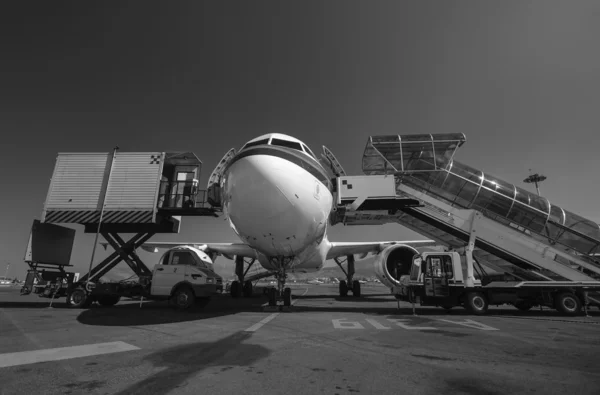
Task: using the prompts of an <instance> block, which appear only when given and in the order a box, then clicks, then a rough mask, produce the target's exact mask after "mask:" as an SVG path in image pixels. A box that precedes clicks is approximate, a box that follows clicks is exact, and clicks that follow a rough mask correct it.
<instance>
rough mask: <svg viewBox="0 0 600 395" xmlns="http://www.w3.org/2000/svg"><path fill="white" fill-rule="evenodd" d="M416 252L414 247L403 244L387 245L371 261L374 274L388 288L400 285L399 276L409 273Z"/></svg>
mask: <svg viewBox="0 0 600 395" xmlns="http://www.w3.org/2000/svg"><path fill="white" fill-rule="evenodd" d="M418 253H419V251H417V250H416V249H415V248H413V247H411V246H407V245H405V244H395V245H391V246H389V247H387V248H386V249H384V250H383V251H382V252H381V253H380V254H379V255H378V256H377V258H376V259H375V261H374V262H373V265H374V267H375V275H376V276H377V278H378V279H379V281H381V283H382V284H384V285H385V286H386V287H388V288H392V287H393V286H394V285H400V276H404V275H407V274H409V273H410V267H411V265H412V260H413V257H414V256H415V255H416V254H418Z"/></svg>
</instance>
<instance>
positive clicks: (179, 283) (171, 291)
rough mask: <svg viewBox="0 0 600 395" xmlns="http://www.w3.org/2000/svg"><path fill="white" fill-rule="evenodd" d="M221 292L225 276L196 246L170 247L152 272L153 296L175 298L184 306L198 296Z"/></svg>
mask: <svg viewBox="0 0 600 395" xmlns="http://www.w3.org/2000/svg"><path fill="white" fill-rule="evenodd" d="M222 291H223V279H222V277H221V276H219V275H218V274H217V273H215V271H214V269H213V264H212V261H211V259H210V258H209V257H208V255H206V254H205V253H204V252H203V251H201V250H199V249H197V248H193V247H188V246H180V247H175V248H172V249H170V250H169V251H167V252H166V253H165V254H164V255H163V256H162V257H161V258H160V260H159V262H158V264H156V265H155V266H154V270H153V271H152V284H151V288H150V294H151V295H152V297H155V298H161V299H162V298H164V299H174V301H175V303H177V304H178V305H179V304H182V305H183V307H187V304H189V303H193V301H194V300H195V299H196V298H207V297H210V296H211V295H214V294H218V293H220V292H222Z"/></svg>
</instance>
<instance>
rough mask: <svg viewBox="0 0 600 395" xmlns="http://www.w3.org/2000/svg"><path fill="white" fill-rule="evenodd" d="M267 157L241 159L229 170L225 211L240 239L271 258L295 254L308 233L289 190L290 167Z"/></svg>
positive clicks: (225, 189)
mask: <svg viewBox="0 0 600 395" xmlns="http://www.w3.org/2000/svg"><path fill="white" fill-rule="evenodd" d="M279 161H283V160H282V159H280V158H273V157H271V156H266V155H255V156H248V157H245V158H241V159H239V160H238V161H237V162H235V163H234V164H233V165H232V166H231V168H230V169H229V170H228V171H227V178H226V181H225V188H224V191H225V199H224V209H225V210H226V211H227V213H228V216H229V219H230V221H231V223H232V224H233V225H234V226H233V228H234V229H235V231H236V232H237V233H238V235H239V236H240V238H241V239H242V240H244V241H245V242H247V243H249V244H252V245H254V246H256V247H257V248H259V249H260V251H261V252H263V253H265V254H270V255H285V256H290V255H294V254H295V253H296V252H297V251H299V250H301V249H302V248H303V247H304V243H305V239H306V234H307V233H309V229H308V228H307V226H308V225H307V224H306V220H305V219H304V216H303V215H302V213H301V211H300V207H298V206H297V205H296V202H294V201H292V200H291V199H290V198H289V196H290V195H291V196H294V191H293V189H290V184H289V182H288V181H289V180H288V179H289V178H290V176H292V177H293V175H290V174H289V172H288V171H289V169H286V167H285V166H288V167H289V166H290V165H291V164H289V165H288V164H286V163H280V162H279Z"/></svg>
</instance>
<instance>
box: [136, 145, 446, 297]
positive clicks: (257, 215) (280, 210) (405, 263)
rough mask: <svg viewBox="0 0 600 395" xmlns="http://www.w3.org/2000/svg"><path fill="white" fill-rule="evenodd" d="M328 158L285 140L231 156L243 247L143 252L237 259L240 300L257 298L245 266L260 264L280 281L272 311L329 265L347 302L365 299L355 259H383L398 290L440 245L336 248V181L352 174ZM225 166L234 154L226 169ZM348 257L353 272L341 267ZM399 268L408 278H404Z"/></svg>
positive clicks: (230, 215)
mask: <svg viewBox="0 0 600 395" xmlns="http://www.w3.org/2000/svg"><path fill="white" fill-rule="evenodd" d="M323 152H324V155H323V156H322V158H323V159H322V160H321V161H320V160H318V159H317V157H316V156H315V154H314V153H313V152H312V151H311V150H310V148H309V147H308V146H307V145H306V144H304V143H303V142H302V141H300V140H298V139H297V138H294V137H292V136H289V135H285V134H279V133H269V134H264V135H262V136H258V137H256V138H254V139H252V140H250V141H248V142H247V143H246V144H244V146H242V148H241V149H240V150H239V151H238V152H237V153H236V152H235V149H231V150H230V151H229V152H228V154H230V158H228V162H227V163H226V164H225V165H224V167H223V168H222V169H221V170H220V177H219V182H218V187H219V188H220V193H221V207H222V208H223V215H224V216H225V217H226V218H227V219H228V221H229V225H230V227H231V229H232V230H233V232H235V234H236V235H237V236H238V237H239V238H240V240H241V241H242V243H202V242H193V243H183V242H149V243H144V244H143V245H142V248H143V249H145V250H146V251H152V252H158V250H157V249H158V248H170V247H177V246H182V245H186V246H189V247H193V248H196V249H199V250H201V251H203V252H204V253H205V254H207V255H208V256H209V257H210V259H212V260H213V261H214V259H216V257H217V256H219V255H222V256H225V257H226V258H228V259H232V260H235V263H236V268H235V273H236V274H237V276H238V281H234V282H233V283H232V284H231V287H230V292H231V295H232V296H233V297H238V296H240V294H241V293H243V294H244V295H250V294H252V283H251V282H250V281H245V282H244V263H245V262H246V261H245V259H250V262H246V263H248V264H249V265H250V266H251V265H252V264H253V263H254V262H256V261H258V263H259V264H260V265H261V266H262V267H263V268H264V269H265V270H266V271H267V272H268V273H270V275H274V276H275V278H276V280H277V289H275V288H271V289H269V292H268V296H269V305H272V306H273V305H276V303H277V301H278V300H281V299H283V305H284V306H289V305H290V304H291V289H290V288H289V287H286V277H287V273H290V272H291V273H310V272H318V271H319V270H321V269H322V268H323V265H324V263H325V261H327V260H330V259H333V260H335V262H336V263H337V264H338V265H339V266H340V268H341V269H342V270H343V271H344V272H345V274H346V280H343V281H340V283H339V292H340V296H347V294H348V292H349V291H350V292H352V294H353V295H354V296H360V282H359V281H354V280H353V275H354V261H355V257H354V255H358V257H359V259H363V258H365V257H367V256H368V255H369V254H377V255H378V257H377V259H376V261H375V262H374V265H375V271H376V273H377V276H378V278H379V279H380V280H381V281H382V282H383V283H385V284H386V285H388V286H389V287H391V284H392V283H395V281H394V280H398V279H399V278H400V274H408V271H409V269H410V264H411V262H412V257H413V256H414V255H415V254H417V253H418V251H417V250H416V249H415V247H417V246H419V247H426V246H433V245H437V244H438V243H436V242H435V241H433V240H411V241H380V242H334V241H330V240H329V239H328V235H327V231H328V226H329V219H330V216H331V215H332V214H333V212H334V210H335V208H334V202H333V196H334V195H333V194H334V192H335V178H336V177H337V176H339V175H340V172H341V173H342V174H345V172H344V171H343V169H341V166H340V165H339V162H337V159H335V157H333V154H331V153H330V151H329V150H327V148H326V147H325V146H323ZM327 153H329V154H330V156H329V158H328V157H327ZM331 158H332V159H331ZM225 159H227V154H226V155H225V157H224V158H223V160H222V161H221V163H225V162H224V161H225ZM324 163H325V164H326V165H327V166H325V165H324ZM327 167H329V168H327ZM340 169H341V170H340ZM215 171H216V169H215ZM214 174H215V173H214V172H213V175H214ZM212 178H213V177H212V176H211V179H212ZM212 186H214V184H213V185H212ZM210 187H211V180H209V188H210ZM201 255H204V254H201ZM204 256H206V255H204ZM344 257H345V258H346V262H347V263H348V264H347V271H346V270H344V268H343V267H342V261H341V260H342V259H343V258H344ZM211 264H212V262H211ZM398 264H401V265H400V266H401V268H402V270H401V271H402V273H398V272H397V270H398V267H400V266H397V265H398ZM248 268H249V267H248ZM246 272H247V270H246Z"/></svg>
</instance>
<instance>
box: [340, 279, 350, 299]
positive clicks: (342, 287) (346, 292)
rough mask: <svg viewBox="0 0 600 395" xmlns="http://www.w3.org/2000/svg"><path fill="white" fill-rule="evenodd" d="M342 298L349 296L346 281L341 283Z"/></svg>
mask: <svg viewBox="0 0 600 395" xmlns="http://www.w3.org/2000/svg"><path fill="white" fill-rule="evenodd" d="M339 287H340V296H341V297H346V296H348V285H347V284H346V280H342V281H340V286H339Z"/></svg>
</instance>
